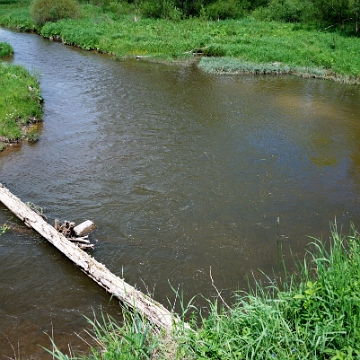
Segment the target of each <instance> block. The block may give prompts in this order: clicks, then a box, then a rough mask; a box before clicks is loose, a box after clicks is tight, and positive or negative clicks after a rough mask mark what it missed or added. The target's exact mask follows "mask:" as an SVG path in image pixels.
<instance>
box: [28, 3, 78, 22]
mask: <svg viewBox="0 0 360 360" xmlns="http://www.w3.org/2000/svg"><path fill="white" fill-rule="evenodd" d="M30 13H31V17H32V19H33V20H34V22H35V23H36V24H37V25H43V24H45V23H46V22H48V21H50V22H51V21H57V20H61V19H72V18H76V17H78V16H79V14H80V6H79V4H78V3H77V1H76V0H35V1H34V2H33V3H32V5H31V9H30Z"/></svg>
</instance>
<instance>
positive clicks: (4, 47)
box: [0, 42, 14, 57]
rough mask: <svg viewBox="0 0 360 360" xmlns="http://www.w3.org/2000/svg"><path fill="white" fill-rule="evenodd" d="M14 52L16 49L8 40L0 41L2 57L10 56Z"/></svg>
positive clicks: (0, 55) (0, 54)
mask: <svg viewBox="0 0 360 360" xmlns="http://www.w3.org/2000/svg"><path fill="white" fill-rule="evenodd" d="M13 54H14V49H13V48H12V47H11V45H10V44H8V43H6V42H0V57H5V56H10V55H13Z"/></svg>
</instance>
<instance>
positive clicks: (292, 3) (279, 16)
mask: <svg viewBox="0 0 360 360" xmlns="http://www.w3.org/2000/svg"><path fill="white" fill-rule="evenodd" d="M252 15H253V17H254V18H256V19H258V20H275V21H285V22H307V21H313V20H314V19H315V17H316V15H315V7H314V3H313V2H312V1H309V0H271V1H270V3H269V5H268V6H267V7H259V8H257V9H255V10H254V11H253V13H252Z"/></svg>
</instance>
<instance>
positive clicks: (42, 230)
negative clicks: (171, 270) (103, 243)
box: [0, 183, 190, 331]
mask: <svg viewBox="0 0 360 360" xmlns="http://www.w3.org/2000/svg"><path fill="white" fill-rule="evenodd" d="M0 201H1V202H2V203H3V204H4V205H5V206H6V207H7V208H8V209H9V210H10V211H11V212H12V213H14V214H15V215H16V216H17V217H18V218H19V219H21V220H22V221H24V223H25V224H26V225H27V226H28V227H31V228H33V229H34V230H35V231H37V232H38V233H39V234H40V235H41V236H43V237H44V238H45V239H46V240H47V241H49V242H50V243H51V244H53V245H54V246H55V247H56V248H57V249H58V250H59V251H61V252H62V253H63V254H64V255H65V256H66V257H67V258H69V259H70V260H71V261H72V262H73V263H74V264H75V265H76V266H77V267H79V268H80V269H81V270H82V271H83V272H84V273H85V274H86V275H88V276H89V277H90V278H91V279H93V280H94V281H95V282H96V283H98V284H99V285H100V286H101V287H103V288H104V289H105V290H106V291H107V292H109V293H110V294H111V295H112V296H114V297H116V298H118V299H119V300H120V301H121V302H122V303H123V304H126V305H127V306H129V307H130V308H132V309H135V310H136V311H137V312H139V313H141V314H143V315H144V316H145V317H146V318H147V319H148V320H149V322H151V323H153V324H155V325H156V326H158V327H160V328H163V329H165V330H167V331H171V330H172V329H173V325H174V324H177V323H178V322H179V318H178V317H177V316H176V315H175V314H173V313H171V312H170V311H168V310H167V309H166V308H165V307H164V306H162V305H161V304H160V303H158V302H157V301H155V300H153V299H151V298H150V297H149V296H147V295H145V294H143V293H142V292H141V291H139V290H137V289H135V288H134V287H133V286H131V285H129V284H127V283H126V282H125V280H124V279H121V278H119V277H118V276H116V275H114V274H113V273H111V272H110V270H108V269H107V268H106V267H105V265H103V264H101V263H99V262H98V261H96V260H95V259H94V258H92V257H91V256H90V255H88V254H87V253H86V252H84V251H83V250H81V249H79V247H78V246H76V245H75V244H73V243H72V242H70V241H69V240H68V239H67V238H66V237H65V236H64V235H62V234H61V233H59V232H58V231H56V230H55V228H54V227H53V226H51V225H50V224H48V223H47V222H46V221H45V220H44V219H43V218H42V217H41V216H40V215H39V214H37V213H36V212H35V211H33V210H32V209H30V208H29V207H28V206H27V205H26V204H24V203H23V202H22V201H21V200H20V199H19V198H18V197H16V196H15V195H13V194H12V193H11V192H10V191H9V190H8V189H7V188H6V187H5V186H3V185H2V184H1V183H0ZM185 326H186V327H187V328H190V327H189V326H188V325H187V324H185Z"/></svg>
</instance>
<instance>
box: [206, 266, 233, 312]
mask: <svg viewBox="0 0 360 360" xmlns="http://www.w3.org/2000/svg"><path fill="white" fill-rule="evenodd" d="M210 279H211V285H212V286H213V288H214V289H215V290H216V292H217V294H218V296H219V298H220V300H221V301H222V302H223V304H224V305H225V306H226V307H227V309H228V310H231V307H230V306H229V305H228V304H227V303H226V302H225V300H224V299H223V297H222V296H221V294H220V291H219V290H218V288H217V287H216V286H215V282H214V279H213V277H212V275H211V266H210Z"/></svg>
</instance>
